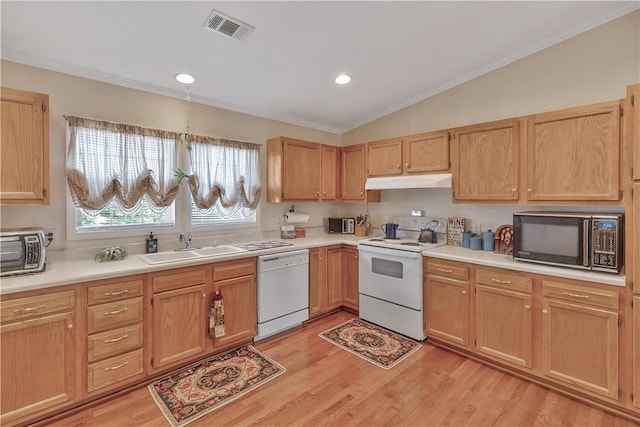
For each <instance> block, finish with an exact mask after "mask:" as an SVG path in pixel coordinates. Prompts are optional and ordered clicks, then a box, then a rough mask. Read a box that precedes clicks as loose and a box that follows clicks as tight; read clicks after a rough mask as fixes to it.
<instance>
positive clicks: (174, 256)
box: [138, 251, 202, 264]
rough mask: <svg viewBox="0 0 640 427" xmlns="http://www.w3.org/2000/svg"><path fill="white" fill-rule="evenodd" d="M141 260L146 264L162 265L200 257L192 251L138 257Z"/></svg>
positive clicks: (158, 253)
mask: <svg viewBox="0 0 640 427" xmlns="http://www.w3.org/2000/svg"><path fill="white" fill-rule="evenodd" d="M138 256H139V257H140V259H141V260H143V261H144V262H146V263H147V264H162V263H165V262H176V261H183V260H186V259H193V258H200V257H201V256H202V255H199V254H197V253H195V252H194V251H181V252H173V251H172V252H157V253H155V254H144V255H138Z"/></svg>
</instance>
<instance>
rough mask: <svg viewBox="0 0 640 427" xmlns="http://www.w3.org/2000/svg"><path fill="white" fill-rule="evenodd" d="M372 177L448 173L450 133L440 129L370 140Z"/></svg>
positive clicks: (370, 174) (370, 171)
mask: <svg viewBox="0 0 640 427" xmlns="http://www.w3.org/2000/svg"><path fill="white" fill-rule="evenodd" d="M368 145H369V176H370V177H375V176H392V175H410V174H424V173H430V172H447V171H448V170H449V132H447V131H438V132H429V133H421V134H417V135H410V136H405V137H402V138H394V139H387V140H383V141H375V142H370V143H369V144H368Z"/></svg>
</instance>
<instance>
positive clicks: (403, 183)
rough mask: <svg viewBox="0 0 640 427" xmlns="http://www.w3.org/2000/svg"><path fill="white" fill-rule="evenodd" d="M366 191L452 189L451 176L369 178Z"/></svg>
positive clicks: (443, 174)
mask: <svg viewBox="0 0 640 427" xmlns="http://www.w3.org/2000/svg"><path fill="white" fill-rule="evenodd" d="M364 188H365V189H366V190H390V189H408V188H451V174H450V173H439V174H432V175H411V176H408V175H403V176H384V177H379V178H367V182H366V183H365V184H364Z"/></svg>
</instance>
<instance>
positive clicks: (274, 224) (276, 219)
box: [271, 216, 282, 227]
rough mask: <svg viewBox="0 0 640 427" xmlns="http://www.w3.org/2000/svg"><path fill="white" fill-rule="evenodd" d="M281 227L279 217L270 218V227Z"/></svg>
mask: <svg viewBox="0 0 640 427" xmlns="http://www.w3.org/2000/svg"><path fill="white" fill-rule="evenodd" d="M281 225H282V218H280V217H279V216H273V217H271V226H272V227H280V226H281Z"/></svg>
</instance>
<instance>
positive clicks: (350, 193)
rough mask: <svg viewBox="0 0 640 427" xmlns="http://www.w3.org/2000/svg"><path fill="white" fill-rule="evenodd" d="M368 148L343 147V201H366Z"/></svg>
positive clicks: (362, 145) (357, 146) (360, 146)
mask: <svg viewBox="0 0 640 427" xmlns="http://www.w3.org/2000/svg"><path fill="white" fill-rule="evenodd" d="M366 150H367V148H366V145H365V144H359V145H350V146H347V147H342V161H341V176H342V180H341V191H340V196H341V199H342V200H361V201H364V200H366V192H365V190H364V183H365V181H366V179H367V151H366Z"/></svg>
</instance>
